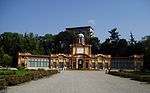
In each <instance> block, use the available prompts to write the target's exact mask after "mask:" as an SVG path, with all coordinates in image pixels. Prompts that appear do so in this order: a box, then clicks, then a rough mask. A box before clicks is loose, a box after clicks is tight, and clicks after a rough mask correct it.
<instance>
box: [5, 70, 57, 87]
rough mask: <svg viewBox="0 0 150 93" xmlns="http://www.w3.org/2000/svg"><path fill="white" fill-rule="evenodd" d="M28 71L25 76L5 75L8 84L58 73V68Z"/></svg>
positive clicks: (11, 84)
mask: <svg viewBox="0 0 150 93" xmlns="http://www.w3.org/2000/svg"><path fill="white" fill-rule="evenodd" d="M27 72H28V73H27V74H25V75H23V76H19V75H11V76H9V77H5V79H6V84H7V86H13V85H17V84H20V83H24V82H27V81H30V80H37V79H40V78H43V77H46V76H50V75H53V74H56V73H58V71H57V70H36V71H27Z"/></svg>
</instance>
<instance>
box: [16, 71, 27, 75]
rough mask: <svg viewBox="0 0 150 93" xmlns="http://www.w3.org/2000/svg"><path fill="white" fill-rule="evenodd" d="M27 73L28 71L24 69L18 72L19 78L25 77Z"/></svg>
mask: <svg viewBox="0 0 150 93" xmlns="http://www.w3.org/2000/svg"><path fill="white" fill-rule="evenodd" d="M26 73H27V71H26V70H24V69H22V70H17V71H16V75H18V76H24V75H25V74H26Z"/></svg>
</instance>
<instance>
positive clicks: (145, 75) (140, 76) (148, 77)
mask: <svg viewBox="0 0 150 93" xmlns="http://www.w3.org/2000/svg"><path fill="white" fill-rule="evenodd" d="M109 74H111V75H115V76H120V77H124V78H131V79H132V80H137V81H142V82H148V83H150V73H149V72H137V71H132V72H127V71H121V72H120V71H110V72H109Z"/></svg>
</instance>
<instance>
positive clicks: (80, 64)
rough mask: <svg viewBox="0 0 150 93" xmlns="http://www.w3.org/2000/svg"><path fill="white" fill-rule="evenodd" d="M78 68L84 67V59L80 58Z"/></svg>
mask: <svg viewBox="0 0 150 93" xmlns="http://www.w3.org/2000/svg"><path fill="white" fill-rule="evenodd" d="M78 68H83V60H82V59H79V60H78Z"/></svg>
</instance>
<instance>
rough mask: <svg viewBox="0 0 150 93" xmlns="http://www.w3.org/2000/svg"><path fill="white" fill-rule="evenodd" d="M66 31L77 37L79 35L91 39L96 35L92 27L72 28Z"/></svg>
mask: <svg viewBox="0 0 150 93" xmlns="http://www.w3.org/2000/svg"><path fill="white" fill-rule="evenodd" d="M66 31H69V32H70V31H71V32H73V33H75V34H76V35H78V34H81V33H82V34H83V35H84V36H85V38H86V37H91V36H93V35H94V29H93V28H92V27H91V26H83V27H71V28H66Z"/></svg>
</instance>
